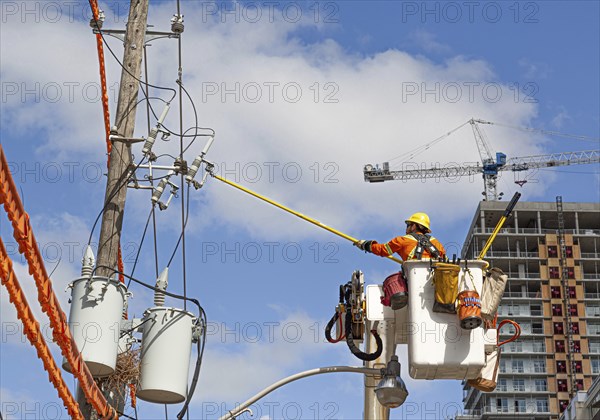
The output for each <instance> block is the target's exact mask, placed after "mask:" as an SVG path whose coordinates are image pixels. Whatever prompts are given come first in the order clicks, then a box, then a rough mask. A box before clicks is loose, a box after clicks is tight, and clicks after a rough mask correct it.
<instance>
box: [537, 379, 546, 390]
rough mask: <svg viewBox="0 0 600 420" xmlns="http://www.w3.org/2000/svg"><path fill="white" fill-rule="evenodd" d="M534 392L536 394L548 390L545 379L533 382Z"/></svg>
mask: <svg viewBox="0 0 600 420" xmlns="http://www.w3.org/2000/svg"><path fill="white" fill-rule="evenodd" d="M535 390H536V391H538V392H544V391H547V390H548V384H547V383H546V380H545V379H536V380H535Z"/></svg>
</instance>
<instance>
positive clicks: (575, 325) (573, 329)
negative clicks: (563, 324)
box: [571, 322, 579, 334]
mask: <svg viewBox="0 0 600 420" xmlns="http://www.w3.org/2000/svg"><path fill="white" fill-rule="evenodd" d="M571 333H572V334H579V322H571Z"/></svg>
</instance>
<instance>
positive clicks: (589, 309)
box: [585, 305, 600, 316]
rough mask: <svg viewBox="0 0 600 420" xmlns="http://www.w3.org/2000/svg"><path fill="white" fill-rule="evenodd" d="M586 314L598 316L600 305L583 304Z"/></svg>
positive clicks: (599, 314)
mask: <svg viewBox="0 0 600 420" xmlns="http://www.w3.org/2000/svg"><path fill="white" fill-rule="evenodd" d="M585 315H586V316H600V306H597V305H594V306H592V305H586V306H585Z"/></svg>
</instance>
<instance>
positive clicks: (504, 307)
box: [458, 197, 600, 419]
mask: <svg viewBox="0 0 600 420" xmlns="http://www.w3.org/2000/svg"><path fill="white" fill-rule="evenodd" d="M505 206H506V204H505V203H503V202H499V201H482V202H481V203H480V204H479V206H478V208H477V211H476V212H475V215H474V217H473V221H472V223H471V227H470V229H469V232H468V234H467V239H466V241H465V244H464V252H463V256H464V257H466V258H469V259H471V258H475V257H476V256H477V255H478V254H479V252H480V250H481V248H482V247H483V245H484V244H485V242H486V240H487V238H488V236H489V234H490V232H492V230H493V228H494V226H495V225H496V223H497V222H498V220H499V219H500V217H501V216H502V214H503V211H504V207H505ZM486 260H488V261H489V262H490V265H491V266H492V267H498V268H501V269H502V270H503V271H504V272H505V273H506V274H508V276H509V281H508V284H507V286H506V291H505V293H504V296H503V298H502V304H501V306H500V309H499V311H498V318H499V321H500V320H501V319H504V318H511V319H514V320H515V321H517V322H518V323H519V324H520V325H521V328H522V332H523V333H522V335H521V338H520V339H519V340H517V341H515V342H512V343H510V344H509V345H507V346H505V347H504V348H503V350H502V358H501V361H500V365H499V375H498V381H497V387H496V389H495V391H494V392H491V393H483V392H480V391H478V390H476V389H473V388H471V387H469V386H468V385H467V384H466V382H465V383H464V394H463V403H464V414H463V415H462V416H460V417H458V419H474V418H481V419H509V418H510V419H512V418H515V416H517V415H518V416H519V417H520V416H522V415H526V416H527V417H526V418H531V419H558V418H559V415H560V413H561V412H563V411H564V410H565V408H566V407H567V406H568V405H569V402H570V400H571V398H572V397H573V396H574V395H575V394H576V393H577V391H579V390H587V389H589V388H590V386H591V384H592V381H593V380H594V378H595V377H596V376H597V375H598V374H599V373H600V203H564V204H563V203H562V200H561V198H560V197H557V201H556V202H544V203H543V202H521V203H518V204H517V206H516V208H515V210H514V211H513V215H512V217H511V219H510V220H508V221H507V223H506V224H505V225H504V228H503V229H502V230H501V231H500V233H499V234H498V237H497V238H496V240H495V241H494V243H493V246H492V247H491V249H490V250H489V252H488V253H487V256H486ZM510 333H511V331H510V330H509V328H505V329H503V330H502V334H503V335H509V334H510Z"/></svg>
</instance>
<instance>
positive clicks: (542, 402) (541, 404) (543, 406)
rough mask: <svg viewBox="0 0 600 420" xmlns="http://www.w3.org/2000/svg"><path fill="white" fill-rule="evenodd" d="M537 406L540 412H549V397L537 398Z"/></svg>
mask: <svg viewBox="0 0 600 420" xmlns="http://www.w3.org/2000/svg"><path fill="white" fill-rule="evenodd" d="M535 406H536V408H537V412H538V413H548V412H549V411H550V410H548V400H547V399H541V398H540V399H537V400H535Z"/></svg>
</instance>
